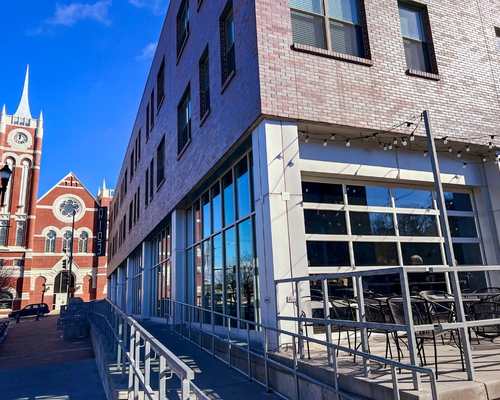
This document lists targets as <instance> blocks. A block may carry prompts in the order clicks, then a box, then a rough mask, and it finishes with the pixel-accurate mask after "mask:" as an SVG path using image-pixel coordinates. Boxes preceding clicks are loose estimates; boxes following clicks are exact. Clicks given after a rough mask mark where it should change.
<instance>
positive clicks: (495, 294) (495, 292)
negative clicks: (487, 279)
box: [473, 287, 500, 301]
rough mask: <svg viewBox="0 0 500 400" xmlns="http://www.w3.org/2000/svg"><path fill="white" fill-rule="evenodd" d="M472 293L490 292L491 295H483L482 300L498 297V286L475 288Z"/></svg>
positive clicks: (499, 293) (499, 292) (486, 293)
mask: <svg viewBox="0 0 500 400" xmlns="http://www.w3.org/2000/svg"><path fill="white" fill-rule="evenodd" d="M473 293H474V294H480V295H488V294H491V296H485V297H483V298H482V300H484V301H488V300H490V299H493V298H495V297H500V288H499V287H485V288H482V289H477V290H474V292H473Z"/></svg>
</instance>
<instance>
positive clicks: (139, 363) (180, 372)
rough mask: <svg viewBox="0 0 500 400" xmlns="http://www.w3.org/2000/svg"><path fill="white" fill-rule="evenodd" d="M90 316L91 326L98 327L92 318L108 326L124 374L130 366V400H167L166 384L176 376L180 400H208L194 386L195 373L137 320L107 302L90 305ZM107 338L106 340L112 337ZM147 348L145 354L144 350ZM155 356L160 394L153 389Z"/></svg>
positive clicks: (106, 300) (102, 301)
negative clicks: (101, 309) (139, 397)
mask: <svg viewBox="0 0 500 400" xmlns="http://www.w3.org/2000/svg"><path fill="white" fill-rule="evenodd" d="M90 304H91V306H90V312H89V316H90V317H91V318H89V319H90V322H91V324H94V325H97V322H96V321H94V320H93V318H92V317H98V318H99V319H100V320H101V321H104V322H105V328H106V330H107V331H109V332H107V333H111V335H109V336H111V337H112V339H113V346H112V349H113V354H114V351H115V350H116V357H117V365H118V368H119V369H120V370H121V372H122V374H125V367H126V366H128V373H129V385H128V389H127V390H128V395H129V398H130V396H131V395H133V397H132V398H133V399H137V398H138V396H139V393H140V392H142V393H144V396H145V397H144V398H146V397H147V398H148V399H150V400H165V399H166V398H167V396H166V394H167V390H166V383H167V379H169V378H168V375H169V374H172V373H173V374H174V375H175V376H176V377H177V378H178V379H179V381H180V382H181V389H180V390H181V399H182V400H187V399H191V398H197V399H203V400H208V399H209V398H208V396H206V395H205V394H204V393H203V392H202V391H201V390H200V389H199V388H198V387H197V386H196V385H195V384H194V382H193V380H194V377H195V374H194V371H193V370H192V369H191V368H190V367H189V366H188V365H187V364H186V363H184V362H183V361H182V360H181V359H180V358H179V357H177V356H176V355H175V354H174V353H173V352H172V351H170V350H169V349H168V348H166V347H165V346H164V345H163V344H162V343H161V342H160V341H158V339H156V338H155V337H154V336H153V335H151V333H149V332H148V331H147V330H146V329H145V328H144V327H143V326H141V325H140V324H139V323H138V322H137V321H136V320H135V319H134V318H132V317H130V316H128V315H127V314H125V313H124V312H123V311H122V310H120V309H119V308H118V307H117V306H116V305H114V304H113V303H111V302H110V301H109V300H108V299H105V300H100V301H96V302H92V303H90ZM100 306H105V307H106V308H108V309H107V310H105V312H104V313H103V312H99V311H98V308H99V307H100ZM109 336H108V335H104V337H105V338H106V337H109ZM143 347H144V351H141V349H142V348H143ZM153 354H154V355H155V356H156V357H155V358H158V362H159V373H158V390H155V389H153V388H152V386H151V379H152V374H151V361H152V360H153Z"/></svg>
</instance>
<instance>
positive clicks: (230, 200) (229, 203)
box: [222, 172, 235, 226]
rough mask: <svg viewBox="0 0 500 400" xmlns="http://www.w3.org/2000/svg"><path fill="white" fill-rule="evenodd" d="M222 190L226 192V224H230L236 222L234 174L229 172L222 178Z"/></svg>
mask: <svg viewBox="0 0 500 400" xmlns="http://www.w3.org/2000/svg"><path fill="white" fill-rule="evenodd" d="M222 190H223V194H224V225H225V226H227V225H230V224H232V223H233V222H234V216H235V212H234V211H235V210H234V185H233V174H232V172H228V173H227V174H226V175H225V176H224V178H222Z"/></svg>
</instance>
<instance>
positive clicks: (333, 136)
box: [330, 133, 337, 141]
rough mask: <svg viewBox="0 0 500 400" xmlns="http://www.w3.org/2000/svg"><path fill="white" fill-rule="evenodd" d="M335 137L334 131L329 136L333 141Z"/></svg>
mask: <svg viewBox="0 0 500 400" xmlns="http://www.w3.org/2000/svg"><path fill="white" fill-rule="evenodd" d="M336 137H337V135H335V133H332V135H331V136H330V140H331V141H334V140H335V138H336Z"/></svg>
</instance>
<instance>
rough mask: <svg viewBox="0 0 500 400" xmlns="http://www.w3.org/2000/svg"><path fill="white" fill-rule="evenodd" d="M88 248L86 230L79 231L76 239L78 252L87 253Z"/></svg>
mask: <svg viewBox="0 0 500 400" xmlns="http://www.w3.org/2000/svg"><path fill="white" fill-rule="evenodd" d="M88 249H89V234H88V233H87V232H85V231H84V232H82V233H80V238H79V239H78V252H79V253H87V252H88Z"/></svg>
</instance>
